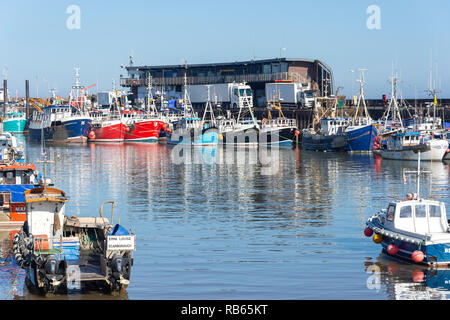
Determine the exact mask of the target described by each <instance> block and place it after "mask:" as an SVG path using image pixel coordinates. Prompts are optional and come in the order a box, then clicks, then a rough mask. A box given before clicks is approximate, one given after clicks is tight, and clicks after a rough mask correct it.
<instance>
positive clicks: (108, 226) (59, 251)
mask: <svg viewBox="0 0 450 320" xmlns="http://www.w3.org/2000/svg"><path fill="white" fill-rule="evenodd" d="M44 181H45V179H44ZM66 202H67V197H66V194H65V193H64V192H63V191H62V190H59V189H56V188H50V187H47V185H46V184H45V183H44V184H43V185H42V186H39V187H37V188H34V189H30V190H27V191H25V203H26V221H25V223H24V226H23V227H22V229H21V230H20V232H19V233H17V234H16V235H15V236H14V239H13V250H14V258H15V260H16V262H17V264H18V265H19V266H20V267H22V268H23V269H25V270H26V280H25V281H26V283H27V285H28V286H29V287H30V288H31V289H33V288H36V289H38V290H39V291H40V292H41V293H44V294H45V293H47V292H50V293H56V292H60V291H62V292H64V291H65V292H69V291H70V290H80V289H83V288H85V287H89V288H94V289H96V288H103V289H107V291H111V292H112V291H120V290H121V289H122V288H126V287H127V285H128V284H129V281H130V272H131V266H132V265H133V251H134V250H135V242H136V237H135V235H134V234H132V233H131V232H129V231H127V230H126V229H124V228H123V227H122V226H120V225H119V224H116V225H115V226H114V225H113V224H112V223H113V218H114V202H112V201H105V202H103V203H102V205H101V207H100V216H99V217H67V216H66V215H65V204H66ZM105 203H111V204H112V209H111V210H112V214H111V222H109V221H108V219H107V218H105V217H104V216H103V205H104V204H105Z"/></svg>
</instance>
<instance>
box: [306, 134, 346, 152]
mask: <svg viewBox="0 0 450 320" xmlns="http://www.w3.org/2000/svg"><path fill="white" fill-rule="evenodd" d="M302 146H303V149H304V150H313V151H345V149H346V146H347V139H346V137H345V135H343V134H338V135H323V134H318V133H311V132H303V134H302Z"/></svg>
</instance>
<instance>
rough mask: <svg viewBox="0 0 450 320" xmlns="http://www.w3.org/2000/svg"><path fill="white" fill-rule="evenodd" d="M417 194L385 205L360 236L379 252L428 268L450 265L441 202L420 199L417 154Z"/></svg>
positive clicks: (449, 243) (448, 237)
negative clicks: (377, 246) (379, 248)
mask: <svg viewBox="0 0 450 320" xmlns="http://www.w3.org/2000/svg"><path fill="white" fill-rule="evenodd" d="M414 173H417V193H414V194H411V193H409V194H407V197H406V199H404V200H401V201H396V202H391V203H389V205H388V207H387V209H384V210H382V211H381V212H379V213H377V214H375V215H373V216H372V217H370V218H369V219H368V220H367V223H366V224H367V228H366V229H365V230H364V234H365V235H366V236H367V237H372V235H373V241H374V242H375V243H377V244H381V246H382V247H383V252H386V253H387V254H389V255H391V256H394V257H398V258H403V259H406V260H408V261H412V262H414V263H420V264H425V265H429V266H432V267H449V266H450V230H449V224H448V220H447V214H446V209H445V204H444V202H441V201H435V200H430V199H422V198H421V197H420V195H419V194H420V193H419V191H420V188H419V185H420V174H421V171H420V152H419V161H418V170H417V171H414Z"/></svg>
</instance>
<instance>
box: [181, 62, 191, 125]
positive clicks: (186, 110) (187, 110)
mask: <svg viewBox="0 0 450 320" xmlns="http://www.w3.org/2000/svg"><path fill="white" fill-rule="evenodd" d="M185 68H186V71H185V72H184V98H183V100H184V111H183V112H184V117H190V116H193V110H192V104H191V99H190V98H189V93H188V84H187V65H186V67H185Z"/></svg>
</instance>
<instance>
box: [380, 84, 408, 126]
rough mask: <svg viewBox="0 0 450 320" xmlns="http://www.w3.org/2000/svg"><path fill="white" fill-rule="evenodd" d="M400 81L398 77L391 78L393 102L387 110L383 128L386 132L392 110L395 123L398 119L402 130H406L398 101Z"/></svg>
mask: <svg viewBox="0 0 450 320" xmlns="http://www.w3.org/2000/svg"><path fill="white" fill-rule="evenodd" d="M398 81H399V80H398V78H397V76H396V75H393V76H392V77H391V86H392V92H391V101H390V102H389V105H388V109H387V111H386V115H385V117H384V127H383V130H384V131H385V130H386V126H387V121H388V118H389V115H390V113H391V110H392V119H393V121H395V120H396V119H398V121H399V122H400V127H401V128H402V130H403V129H404V127H403V121H402V116H401V113H400V108H399V105H398V101H397V83H398Z"/></svg>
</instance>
